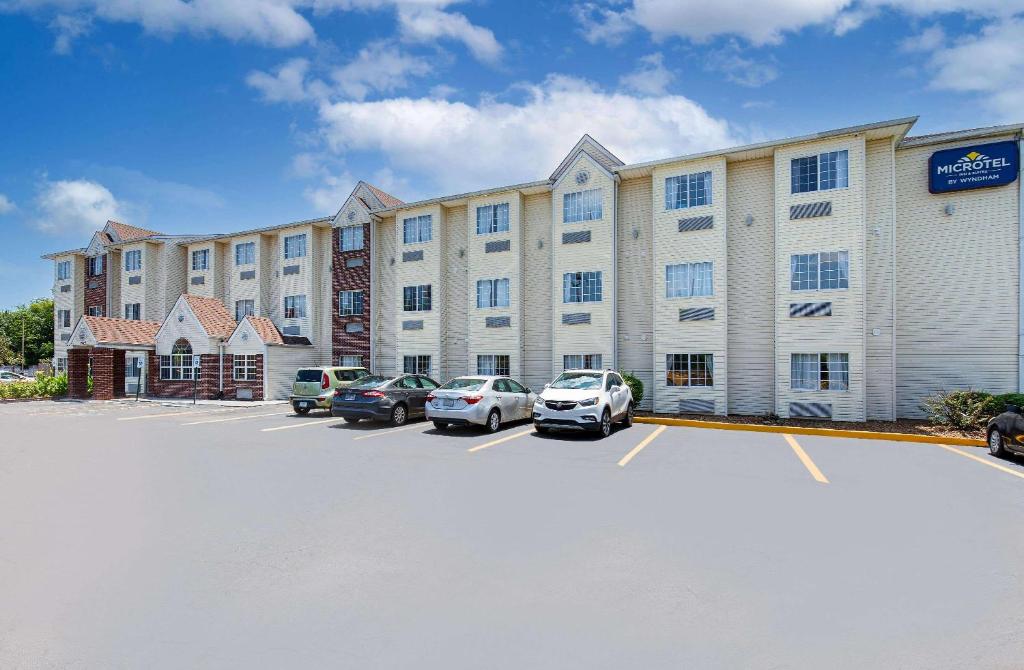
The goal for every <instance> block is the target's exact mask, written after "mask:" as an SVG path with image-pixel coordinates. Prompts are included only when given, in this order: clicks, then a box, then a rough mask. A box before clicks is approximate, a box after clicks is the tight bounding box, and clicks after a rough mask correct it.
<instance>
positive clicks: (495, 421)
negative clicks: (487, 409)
mask: <svg viewBox="0 0 1024 670" xmlns="http://www.w3.org/2000/svg"><path fill="white" fill-rule="evenodd" d="M484 427H485V428H487V432H488V433H497V432H498V429H499V428H501V412H499V411H498V410H496V409H492V410H491V413H490V414H488V415H487V423H486V424H485V426H484Z"/></svg>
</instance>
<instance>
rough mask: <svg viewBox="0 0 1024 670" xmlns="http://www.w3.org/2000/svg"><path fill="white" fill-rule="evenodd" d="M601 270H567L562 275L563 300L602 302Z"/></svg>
mask: <svg viewBox="0 0 1024 670" xmlns="http://www.w3.org/2000/svg"><path fill="white" fill-rule="evenodd" d="M601 300H602V288H601V273H600V272H567V273H565V274H564V275H562V302H565V303H570V302H601Z"/></svg>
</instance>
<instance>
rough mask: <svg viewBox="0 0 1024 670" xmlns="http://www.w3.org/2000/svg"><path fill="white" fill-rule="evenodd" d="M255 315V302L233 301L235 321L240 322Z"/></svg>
mask: <svg viewBox="0 0 1024 670" xmlns="http://www.w3.org/2000/svg"><path fill="white" fill-rule="evenodd" d="M255 314H256V301H255V300H236V301H235V321H241V320H242V319H244V318H245V317H247V316H253V315H255Z"/></svg>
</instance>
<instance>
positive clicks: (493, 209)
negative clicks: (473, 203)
mask: <svg viewBox="0 0 1024 670" xmlns="http://www.w3.org/2000/svg"><path fill="white" fill-rule="evenodd" d="M507 231H508V203H507V202H506V203H503V204H501V205H487V206H486V207H477V208H476V234H477V235H487V234H489V233H504V232H507Z"/></svg>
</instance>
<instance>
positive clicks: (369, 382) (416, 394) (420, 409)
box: [331, 375, 440, 426]
mask: <svg viewBox="0 0 1024 670" xmlns="http://www.w3.org/2000/svg"><path fill="white" fill-rule="evenodd" d="M438 386H440V384H438V383H437V382H435V381H434V380H433V379H431V378H430V377H424V376H423V375H399V376H397V377H381V376H379V375H371V376H369V377H363V378H362V379H360V380H359V381H357V382H356V383H355V384H353V385H352V386H349V387H348V388H346V389H344V390H343V391H339V392H338V393H337V394H336V395H335V396H334V402H333V403H332V404H331V415H332V416H340V417H341V418H343V419H345V421H347V422H349V423H356V422H357V421H360V420H361V419H369V420H371V421H390V422H391V423H392V424H394V425H396V426H401V425H403V424H405V423H406V422H407V421H408V420H409V419H411V418H415V417H419V416H423V415H424V407H425V406H426V404H427V395H429V394H430V392H431V391H433V390H434V389H436V388H437V387H438Z"/></svg>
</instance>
